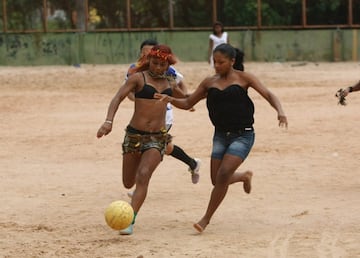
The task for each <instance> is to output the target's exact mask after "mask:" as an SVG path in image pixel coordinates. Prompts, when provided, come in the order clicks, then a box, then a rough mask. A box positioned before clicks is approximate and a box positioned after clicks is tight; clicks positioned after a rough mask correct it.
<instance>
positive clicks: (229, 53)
mask: <svg viewBox="0 0 360 258" xmlns="http://www.w3.org/2000/svg"><path fill="white" fill-rule="evenodd" d="M215 52H220V53H221V54H223V55H224V56H226V57H227V58H229V59H233V58H234V59H235V62H234V64H233V68H234V69H236V70H240V71H244V65H243V62H244V52H243V51H241V50H240V49H238V48H234V47H233V46H231V45H230V44H227V43H223V44H220V45H218V46H217V47H216V48H215V49H214V51H213V53H215Z"/></svg>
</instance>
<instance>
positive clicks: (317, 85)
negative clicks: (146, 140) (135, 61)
mask: <svg viewBox="0 0 360 258" xmlns="http://www.w3.org/2000/svg"><path fill="white" fill-rule="evenodd" d="M176 67H177V68H178V69H179V71H180V72H181V73H183V74H184V76H185V82H186V83H187V85H188V87H189V90H190V91H192V90H194V89H195V87H196V86H197V84H198V83H199V82H200V81H201V80H202V79H203V78H204V77H205V76H207V75H209V74H211V73H212V72H213V71H212V69H210V68H209V66H208V64H207V63H180V64H177V65H176ZM126 69H127V65H117V66H115V65H102V66H91V65H83V66H81V67H80V68H75V67H62V66H60V67H59V66H53V67H52V66H50V67H1V68H0V88H1V91H0V119H1V124H0V130H1V134H0V140H1V148H0V170H1V173H0V177H1V180H0V189H1V195H0V202H1V204H2V208H1V210H0V257H142V256H143V257H144V258H147V257H227V258H228V257H274V258H278V257H301V258H303V257H324V258H325V257H326V258H327V257H351V258H352V257H360V216H359V214H360V179H359V178H360V177H359V173H360V169H359V164H360V161H359V160H360V159H359V156H360V138H359V137H360V136H359V130H358V127H359V125H360V112H359V110H360V109H359V108H360V93H357V92H354V93H351V94H350V95H349V96H348V97H347V100H348V105H347V106H345V107H344V106H339V105H337V101H336V99H335V97H334V94H335V92H336V90H337V89H338V88H340V87H345V86H350V85H351V84H354V83H355V82H357V80H359V79H360V73H359V70H360V65H359V63H352V62H350V63H307V64H303V63H302V64H300V65H299V64H297V63H247V64H246V70H247V71H249V72H251V73H254V74H256V75H258V77H259V78H260V80H261V81H262V82H263V83H264V84H265V85H267V87H268V88H269V89H270V90H272V91H273V92H274V93H275V94H276V95H277V96H278V97H279V98H280V99H281V101H282V104H283V107H284V109H285V112H286V114H287V116H288V120H289V128H288V130H284V129H281V128H279V127H278V123H277V120H276V113H275V111H274V109H273V108H272V107H271V106H270V105H269V104H268V103H267V102H266V101H265V100H264V99H263V98H261V97H260V96H259V95H258V94H257V93H256V92H254V91H253V90H250V93H249V94H250V95H251V97H252V98H253V101H254V102H255V105H256V113H255V129H256V141H255V145H254V148H253V150H252V152H251V153H250V156H249V157H248V159H247V160H246V162H245V163H244V164H243V165H242V167H241V168H240V170H247V169H250V170H252V171H253V172H254V176H253V181H252V190H251V194H249V195H248V194H245V193H244V191H243V186H242V184H237V185H232V186H231V187H230V189H229V192H228V194H227V196H226V198H225V200H224V202H223V203H222V204H221V206H220V208H219V209H218V211H217V212H216V213H215V215H214V217H213V219H212V221H211V223H210V224H209V225H208V227H207V228H206V230H205V231H204V232H203V233H202V234H198V233H197V232H196V230H195V229H194V228H193V226H192V225H193V223H194V222H197V221H198V220H199V219H200V218H201V217H202V215H203V213H204V212H205V209H206V207H207V203H208V200H209V195H210V191H211V189H212V186H211V183H210V176H209V161H210V159H209V154H210V150H211V136H212V126H211V124H210V122H209V119H208V115H207V110H206V106H205V101H202V102H200V103H199V104H197V105H196V111H195V112H193V113H192V112H188V111H183V110H178V109H175V124H174V126H173V128H172V129H171V133H172V134H173V135H174V136H175V137H174V143H175V144H177V145H179V146H181V147H182V148H184V149H185V150H186V151H187V152H188V153H189V154H191V155H193V156H195V157H198V158H201V160H202V167H201V171H200V173H201V178H200V182H199V184H197V185H193V184H192V183H191V178H190V174H189V173H188V172H187V166H186V165H185V164H183V163H181V162H180V161H178V160H175V159H174V158H172V157H168V156H167V157H165V158H164V161H163V162H162V163H161V164H160V166H159V167H158V169H157V170H156V172H155V173H154V175H153V178H152V180H151V183H150V188H149V193H148V196H147V199H146V200H145V203H144V205H143V207H142V209H141V210H140V213H139V215H138V219H137V222H136V224H135V229H134V234H133V235H132V236H119V235H118V233H117V232H116V231H114V230H112V229H110V228H109V227H108V226H107V225H106V223H105V220H104V215H103V213H104V210H105V208H106V206H107V205H108V204H109V203H110V202H112V201H114V200H128V197H127V190H126V189H125V188H124V187H123V186H122V182H121V166H122V164H121V163H122V157H121V143H122V138H123V135H124V128H125V126H126V125H127V123H128V121H129V119H130V116H131V115H132V108H133V103H132V102H130V101H128V100H126V101H125V102H123V103H122V104H121V105H120V108H119V110H118V113H117V116H116V120H115V123H114V129H113V132H112V133H111V134H110V135H108V136H106V137H105V138H102V139H97V138H96V137H95V135H96V131H97V129H98V127H99V126H100V125H101V123H102V122H103V121H104V118H105V114H106V110H107V106H108V104H109V102H110V100H111V98H112V97H113V95H114V93H115V92H116V90H117V88H118V87H119V86H120V84H121V82H122V80H123V76H124V73H125V71H126Z"/></svg>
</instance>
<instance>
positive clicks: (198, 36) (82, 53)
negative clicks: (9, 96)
mask: <svg viewBox="0 0 360 258" xmlns="http://www.w3.org/2000/svg"><path fill="white" fill-rule="evenodd" d="M209 33H210V31H199V32H113V33H111V32H103V33H86V34H85V33H84V34H81V33H48V34H42V33H38V34H1V35H0V65H11V66H19V65H21V66H29V65H75V64H84V63H87V64H121V63H126V64H127V63H131V62H133V61H134V60H136V58H137V56H138V54H139V46H140V43H141V42H142V41H143V40H144V39H147V38H156V39H157V40H158V41H159V42H161V43H164V44H167V45H169V46H171V48H172V49H173V52H174V53H175V54H176V55H177V56H178V57H179V58H180V59H181V60H182V61H205V60H206V57H207V48H208V38H209ZM229 37H230V43H231V44H232V45H234V46H236V47H239V48H241V49H243V50H244V51H245V56H246V61H269V62H274V61H278V62H282V61H359V60H360V45H359V42H360V30H329V29H327V30H325V29H324V30H265V31H250V30H249V31H230V32H229Z"/></svg>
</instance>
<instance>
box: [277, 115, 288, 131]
mask: <svg viewBox="0 0 360 258" xmlns="http://www.w3.org/2000/svg"><path fill="white" fill-rule="evenodd" d="M278 120H279V126H280V127H285V128H287V127H288V121H287V118H286V116H285V115H278Z"/></svg>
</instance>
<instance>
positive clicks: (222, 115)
mask: <svg viewBox="0 0 360 258" xmlns="http://www.w3.org/2000/svg"><path fill="white" fill-rule="evenodd" d="M206 105H207V108H208V111H209V117H210V120H211V122H212V124H213V125H214V126H215V129H216V130H219V131H222V132H238V131H239V130H244V129H245V128H250V127H252V125H253V123H254V103H253V102H252V101H251V99H250V98H249V96H248V94H247V91H246V90H245V89H244V88H242V87H241V86H240V85H237V84H233V85H230V86H229V87H227V88H226V89H224V90H220V89H217V88H210V89H209V90H208V94H207V100H206Z"/></svg>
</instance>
